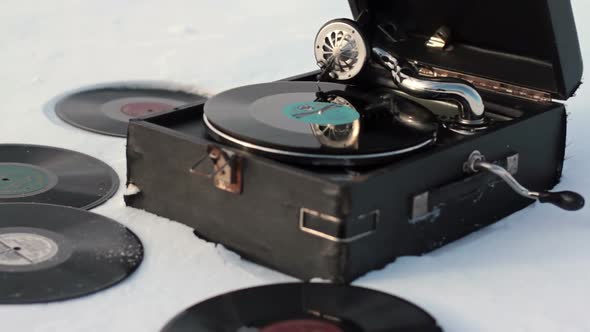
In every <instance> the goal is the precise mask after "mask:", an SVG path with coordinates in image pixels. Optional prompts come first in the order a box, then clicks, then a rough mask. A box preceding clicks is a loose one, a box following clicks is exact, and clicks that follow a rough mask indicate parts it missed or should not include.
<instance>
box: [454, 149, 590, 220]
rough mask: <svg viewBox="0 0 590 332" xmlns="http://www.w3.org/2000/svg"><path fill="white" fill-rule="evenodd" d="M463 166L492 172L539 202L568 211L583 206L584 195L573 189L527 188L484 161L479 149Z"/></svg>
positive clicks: (500, 169) (477, 170)
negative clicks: (534, 189)
mask: <svg viewBox="0 0 590 332" xmlns="http://www.w3.org/2000/svg"><path fill="white" fill-rule="evenodd" d="M464 168H465V169H466V170H467V171H470V172H473V173H478V172H480V171H488V172H490V173H493V174H495V175H497V176H498V177H499V178H501V179H502V180H504V182H506V183H507V184H508V185H509V186H510V188H512V190H514V191H515V192H516V193H517V194H519V195H521V196H524V197H527V198H530V199H534V200H537V201H539V202H541V203H551V204H553V205H555V206H557V207H559V208H562V209H564V210H568V211H576V210H580V209H581V208H583V207H584V203H585V202H584V197H582V195H580V194H578V193H575V192H573V191H559V192H551V191H542V192H536V191H531V190H528V189H527V188H525V187H523V186H522V185H521V184H520V183H518V181H516V179H515V178H514V177H513V176H512V174H510V172H508V171H507V170H506V169H504V168H503V167H501V166H498V165H496V164H492V163H489V162H487V161H485V157H484V156H483V155H482V154H481V153H480V152H479V151H474V152H472V153H471V155H470V156H469V159H468V160H467V162H466V163H465V165H464Z"/></svg>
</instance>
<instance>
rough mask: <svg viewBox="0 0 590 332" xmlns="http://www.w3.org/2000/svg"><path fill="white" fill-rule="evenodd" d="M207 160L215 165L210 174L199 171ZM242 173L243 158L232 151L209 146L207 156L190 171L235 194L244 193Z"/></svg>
mask: <svg viewBox="0 0 590 332" xmlns="http://www.w3.org/2000/svg"><path fill="white" fill-rule="evenodd" d="M207 159H210V160H211V162H212V163H213V170H212V171H211V172H209V173H205V172H202V171H199V170H197V167H199V165H201V164H202V163H203V162H204V161H205V160H207ZM242 171H243V160H242V158H240V157H239V156H238V155H237V154H235V153H234V152H232V151H229V150H224V149H221V148H219V147H216V146H209V147H208V148H207V153H206V154H205V156H203V157H202V158H200V159H199V160H198V161H197V162H196V163H195V164H194V165H193V166H192V167H191V169H190V172H191V174H195V175H198V176H203V177H206V178H209V179H213V185H214V186H215V187H217V188H218V189H221V190H223V191H227V192H230V193H233V194H240V193H241V192H242V183H243V181H242V176H243V174H242Z"/></svg>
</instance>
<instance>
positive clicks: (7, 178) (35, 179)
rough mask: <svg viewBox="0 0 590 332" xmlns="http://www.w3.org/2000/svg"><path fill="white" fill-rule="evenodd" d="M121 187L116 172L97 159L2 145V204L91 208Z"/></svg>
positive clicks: (31, 146)
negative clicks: (17, 203) (23, 203)
mask: <svg viewBox="0 0 590 332" xmlns="http://www.w3.org/2000/svg"><path fill="white" fill-rule="evenodd" d="M118 188H119V177H118V175H117V174H116V173H115V171H114V170H113V169H112V168H111V167H110V166H108V165H107V164H105V163H104V162H102V161H100V160H98V159H96V158H94V157H91V156H88V155H85V154H82V153H79V152H75V151H70V150H65V149H60V148H54V147H48V146H39V145H20V144H0V203H16V202H28V203H46V204H57V205H65V206H71V207H76V208H81V209H91V208H93V207H96V206H98V205H100V204H102V203H104V202H105V201H106V200H108V199H109V198H110V197H112V196H113V195H114V194H115V193H116V192H117V190H118Z"/></svg>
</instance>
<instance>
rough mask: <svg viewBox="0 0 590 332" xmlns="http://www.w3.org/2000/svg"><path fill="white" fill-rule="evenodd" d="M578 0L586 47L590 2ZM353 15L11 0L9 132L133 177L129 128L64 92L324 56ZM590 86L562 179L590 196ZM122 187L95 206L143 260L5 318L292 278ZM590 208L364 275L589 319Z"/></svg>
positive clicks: (55, 325) (265, 4)
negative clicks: (105, 132)
mask: <svg viewBox="0 0 590 332" xmlns="http://www.w3.org/2000/svg"><path fill="white" fill-rule="evenodd" d="M573 3H574V6H575V11H576V17H577V23H578V30H579V33H580V36H581V42H582V47H583V52H584V56H585V59H590V2H588V1H587V0H574V1H573ZM343 16H349V10H348V7H347V4H346V2H345V1H343V0H323V1H312V0H304V1H303V0H299V1H271V0H258V1H237V0H226V1H199V0H168V1H165V2H164V1H157V0H142V1H140V0H86V1H79V0H52V1H33V0H0V22H1V23H0V63H1V64H0V100H2V102H1V103H0V119H2V120H0V142H2V143H33V144H45V145H54V146H59V147H62V148H69V149H73V150H77V151H80V152H84V153H88V154H91V155H93V156H95V157H97V158H100V159H102V160H104V161H105V162H107V163H109V164H110V165H111V166H113V167H114V168H115V169H116V170H117V172H118V173H119V175H120V177H121V180H122V182H124V178H125V153H124V151H125V141H124V140H123V139H119V138H113V137H107V136H101V135H98V134H92V133H88V132H84V131H81V130H78V129H75V128H72V127H70V126H68V125H66V124H63V123H62V122H60V121H57V120H56V119H55V118H54V117H51V116H49V117H48V116H47V114H50V112H49V111H48V108H50V106H51V103H52V101H54V100H55V99H54V98H55V97H56V96H59V95H61V94H62V93H64V92H66V91H71V90H73V89H77V88H79V87H81V86H88V85H93V84H99V83H105V82H111V81H129V80H133V81H146V80H149V81H162V82H166V83H165V84H170V83H171V82H175V83H176V84H189V85H191V86H193V87H195V88H197V89H200V91H207V92H210V93H215V92H218V91H222V90H224V89H228V88H231V87H235V86H239V85H244V84H249V83H256V82H264V81H270V80H274V79H279V78H283V77H287V76H290V75H293V74H298V73H302V72H305V71H308V70H313V69H315V65H314V61H313V52H312V47H311V46H310V45H311V43H312V42H313V41H312V39H313V37H314V35H315V33H316V31H317V29H318V28H319V27H320V26H321V25H322V24H323V23H324V22H325V21H327V20H329V19H332V18H336V17H343ZM491 24H494V23H493V22H492V23H491ZM531 24H534V22H531ZM588 90H589V88H588V86H583V87H582V89H581V90H580V91H579V92H578V96H577V97H576V98H574V99H572V100H571V101H569V102H568V109H569V111H570V112H571V117H570V118H569V136H568V148H567V156H568V158H569V159H568V160H567V163H566V166H565V170H564V177H563V181H562V183H561V184H560V185H559V186H558V188H557V189H570V190H576V191H579V192H581V193H582V194H585V195H586V197H590V189H589V188H590V179H589V177H588V175H587V173H586V172H588V169H589V166H590V156H589V154H588V152H589V150H590V145H588V144H587V142H586V140H587V139H590V133H589V131H588V127H589V126H590V112H589V111H588V110H586V109H585V108H588V106H590V91H588ZM50 120H51V121H50ZM531 135H542V133H531ZM123 192H124V190H123V188H121V190H120V191H119V192H118V194H117V196H116V197H115V198H113V199H112V200H110V201H109V202H108V203H106V204H105V205H103V206H101V207H99V208H96V209H95V210H94V212H97V213H100V214H103V215H105V216H108V217H111V218H113V219H115V220H118V221H119V222H121V223H123V224H125V225H127V226H128V227H129V228H131V229H132V230H133V231H134V232H136V233H137V234H138V235H139V236H140V237H141V239H142V240H143V242H144V245H145V248H146V258H145V261H144V263H143V265H142V266H141V267H140V269H139V270H138V272H137V273H136V274H134V275H133V276H132V277H131V278H130V279H129V280H127V281H125V282H123V283H121V284H120V285H118V286H116V287H114V288H111V289H108V290H106V291H103V292H100V293H98V294H96V295H92V296H89V297H86V298H81V299H77V300H71V301H66V302H61V303H52V304H40V305H26V306H0V331H3V332H4V331H10V332H16V331H26V332H41V331H101V332H104V331H158V330H159V329H160V328H161V327H162V326H163V325H164V324H165V323H166V322H167V321H168V320H169V319H170V318H172V317H173V316H174V315H176V314H177V313H179V312H180V311H181V310H182V309H184V308H186V307H188V306H190V305H192V304H194V303H196V302H200V301H202V300H204V299H206V298H209V297H211V296H214V295H218V294H221V293H225V292H228V291H232V290H236V289H240V288H244V287H250V286H257V285H263V284H271V283H278V282H287V281H294V279H292V278H291V277H288V276H285V275H283V274H280V273H278V272H274V271H271V270H269V269H266V268H264V267H261V266H258V265H255V264H253V263H249V262H246V261H243V260H241V259H240V258H239V257H238V256H237V255H236V254H234V253H232V252H229V251H227V250H225V249H223V248H222V247H220V246H218V247H215V246H214V245H212V244H209V243H206V242H204V241H201V240H198V239H196V238H195V237H194V236H193V234H192V232H191V230H190V229H189V228H188V227H186V226H183V225H181V224H179V223H175V222H171V221H169V220H166V219H163V218H159V217H156V216H153V215H151V214H148V213H146V212H142V211H138V210H134V209H130V208H126V207H125V206H124V204H123V200H122V195H123ZM589 211H590V210H589V209H585V210H583V211H581V212H577V213H564V212H563V211H560V210H558V209H556V208H554V207H552V206H545V205H539V204H535V205H534V206H532V207H530V208H527V209H525V210H523V211H520V212H518V213H516V214H514V215H513V216H511V217H509V218H506V219H505V220H503V221H501V222H499V223H497V224H495V225H494V226H491V227H488V228H486V229H484V230H482V231H480V232H477V233H475V234H473V235H471V236H468V237H467V238H464V239H462V240H460V241H457V242H455V243H453V244H451V245H448V246H446V247H444V248H442V249H440V250H437V251H435V252H433V253H431V254H428V255H426V256H423V257H405V258H401V259H399V260H398V261H397V262H396V263H394V264H391V265H389V266H388V267H386V268H385V269H384V270H382V271H377V272H372V273H369V274H368V275H366V276H365V277H362V278H360V279H358V281H356V282H355V283H354V284H355V285H359V286H364V287H369V288H374V289H378V290H382V291H386V292H389V293H393V294H397V295H399V296H402V297H404V298H406V299H408V300H411V301H413V302H415V303H417V304H419V305H421V306H423V307H424V308H425V309H426V310H428V311H429V312H430V313H432V314H433V315H434V316H435V317H436V318H437V319H438V321H439V322H440V324H441V325H442V326H443V327H444V328H445V330H446V331H537V332H538V331H590V316H589V314H588V308H589V307H590V305H589V304H588V299H590V282H589V281H590V220H588V219H589V218H588V217H589V216H590V212H589ZM0 222H1V221H0Z"/></svg>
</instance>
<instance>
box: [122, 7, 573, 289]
mask: <svg viewBox="0 0 590 332" xmlns="http://www.w3.org/2000/svg"><path fill="white" fill-rule="evenodd" d="M350 5H351V8H352V13H353V16H354V17H355V18H356V19H355V20H354V21H353V20H347V19H338V20H333V21H330V22H328V23H326V24H325V25H324V26H323V27H321V28H320V30H319V32H318V34H317V36H316V38H315V43H314V49H313V52H314V53H315V56H316V60H317V62H318V65H319V66H320V71H318V72H314V73H309V74H303V75H300V76H297V77H293V78H290V79H286V80H282V81H279V82H272V83H264V84H257V85H252V86H245V87H238V88H236V89H232V90H229V91H226V92H222V93H220V94H218V95H216V96H214V97H213V98H211V99H209V100H207V101H206V102H205V101H203V102H202V103H197V104H193V105H186V106H183V107H179V108H176V109H174V110H171V111H169V112H166V113H162V114H160V115H157V116H153V117H149V118H144V119H142V120H135V121H132V122H131V124H130V126H129V132H128V139H129V140H128V147H127V156H128V184H129V188H130V191H129V193H130V194H129V195H128V196H126V201H127V204H128V205H130V206H133V207H137V208H140V209H145V210H147V211H150V212H152V213H155V214H158V215H161V216H165V217H168V218H170V219H173V220H177V221H179V222H182V223H184V224H187V225H189V226H191V227H193V228H194V229H195V234H197V235H198V236H200V237H202V238H205V239H207V240H210V241H213V242H219V243H222V244H224V245H225V246H226V247H228V248H230V249H232V250H235V251H237V252H238V253H240V254H241V255H242V256H244V257H245V258H248V259H251V260H254V261H256V262H259V263H261V264H263V265H266V266H269V267H272V268H275V269H277V270H280V271H283V272H285V273H288V274H290V275H293V276H296V277H298V278H301V279H311V278H322V279H328V280H332V281H335V282H348V281H351V280H353V279H354V278H356V277H358V276H360V275H362V274H364V273H366V272H367V271H370V270H373V269H377V268H380V267H382V266H384V265H385V264H387V263H389V262H391V261H393V260H395V258H396V257H399V256H404V255H420V254H423V253H426V252H429V251H431V250H433V249H436V248H438V247H440V246H443V245H445V244H447V243H449V242H452V241H454V240H456V239H458V238H460V237H462V236H465V235H467V234H469V233H471V232H473V231H475V230H477V229H480V228H482V227H485V226H486V225H489V224H491V223H493V222H496V221H498V220H500V219H501V218H503V217H505V216H507V215H509V214H511V213H513V212H515V211H518V210H520V209H522V208H524V207H525V206H527V205H529V204H531V203H533V202H534V201H535V200H537V201H540V202H549V203H553V204H555V205H557V206H558V207H560V208H563V209H565V210H577V209H580V208H582V206H583V205H584V200H583V198H582V197H581V196H580V195H578V194H576V193H573V192H558V193H552V192H549V191H547V190H548V189H550V188H552V187H553V186H554V185H555V184H556V183H557V182H558V181H559V178H560V176H561V170H562V165H563V160H564V149H565V136H566V110H565V107H564V105H563V103H562V102H560V100H565V99H567V98H569V97H570V96H572V95H573V93H574V92H575V90H576V89H577V87H578V86H579V84H580V78H581V75H582V61H581V55H580V50H579V45H578V39H577V33H576V28H575V24H574V21H573V14H572V9H571V5H570V3H569V1H565V0H535V1H532V0H531V1H525V2H513V1H508V0H501V1H494V2H493V3H492V2H489V3H488V2H484V3H480V2H477V3H476V2H472V1H465V0H456V1H426V0H420V1H416V0H397V1H361V0H359V1H354V0H351V1H350ZM498 17H501V18H502V19H501V21H497V20H494V21H491V19H492V18H498ZM531 22H534V24H531ZM269 28H271V27H269ZM310 51H311V47H310ZM261 59H262V58H261ZM261 61H263V60H261Z"/></svg>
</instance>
